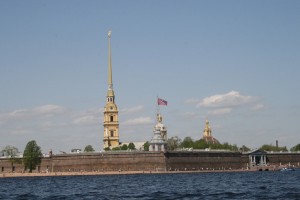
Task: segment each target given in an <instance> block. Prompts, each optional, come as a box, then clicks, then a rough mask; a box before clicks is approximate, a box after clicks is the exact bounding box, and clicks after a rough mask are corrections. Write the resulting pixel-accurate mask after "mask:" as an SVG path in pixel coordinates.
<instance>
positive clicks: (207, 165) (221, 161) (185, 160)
mask: <svg viewBox="0 0 300 200" xmlns="http://www.w3.org/2000/svg"><path fill="white" fill-rule="evenodd" d="M242 162H243V159H242V154H241V153H239V152H210V151H207V152H176V151H174V152H167V153H166V164H167V169H168V170H207V169H210V170H222V169H241V168H243V167H244V166H246V163H244V164H243V163H242Z"/></svg>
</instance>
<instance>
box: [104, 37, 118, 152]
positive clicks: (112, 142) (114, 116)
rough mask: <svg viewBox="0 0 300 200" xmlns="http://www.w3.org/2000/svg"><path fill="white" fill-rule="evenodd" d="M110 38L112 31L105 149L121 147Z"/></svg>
mask: <svg viewBox="0 0 300 200" xmlns="http://www.w3.org/2000/svg"><path fill="white" fill-rule="evenodd" d="M110 37H111V31H108V90H107V95H106V105H105V106H104V112H103V113H104V120H103V126H104V137H103V142H104V148H107V147H109V148H113V147H117V146H119V116H118V107H117V105H116V104H115V93H114V90H113V81H112V64H111V50H110Z"/></svg>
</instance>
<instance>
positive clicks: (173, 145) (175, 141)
mask: <svg viewBox="0 0 300 200" xmlns="http://www.w3.org/2000/svg"><path fill="white" fill-rule="evenodd" d="M180 144H181V139H180V138H179V137H177V136H175V137H171V138H169V139H168V140H167V149H168V150H175V149H177V148H178V147H180Z"/></svg>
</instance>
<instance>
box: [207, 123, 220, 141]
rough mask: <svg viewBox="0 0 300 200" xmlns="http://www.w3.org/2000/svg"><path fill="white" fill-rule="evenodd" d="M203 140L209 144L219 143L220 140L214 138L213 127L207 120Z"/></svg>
mask: <svg viewBox="0 0 300 200" xmlns="http://www.w3.org/2000/svg"><path fill="white" fill-rule="evenodd" d="M203 140H204V141H205V142H206V143H208V144H219V143H220V142H219V141H218V140H217V139H216V138H214V137H213V136H212V134H211V128H210V126H209V121H208V120H206V122H205V128H204V130H203Z"/></svg>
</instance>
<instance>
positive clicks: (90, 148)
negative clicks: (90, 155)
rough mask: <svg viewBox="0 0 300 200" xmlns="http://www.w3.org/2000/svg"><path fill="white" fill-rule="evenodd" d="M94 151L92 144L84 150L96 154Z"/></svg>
mask: <svg viewBox="0 0 300 200" xmlns="http://www.w3.org/2000/svg"><path fill="white" fill-rule="evenodd" d="M94 151H95V149H94V148H93V147H92V145H90V144H89V145H87V146H86V147H85V148H84V152H94Z"/></svg>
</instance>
